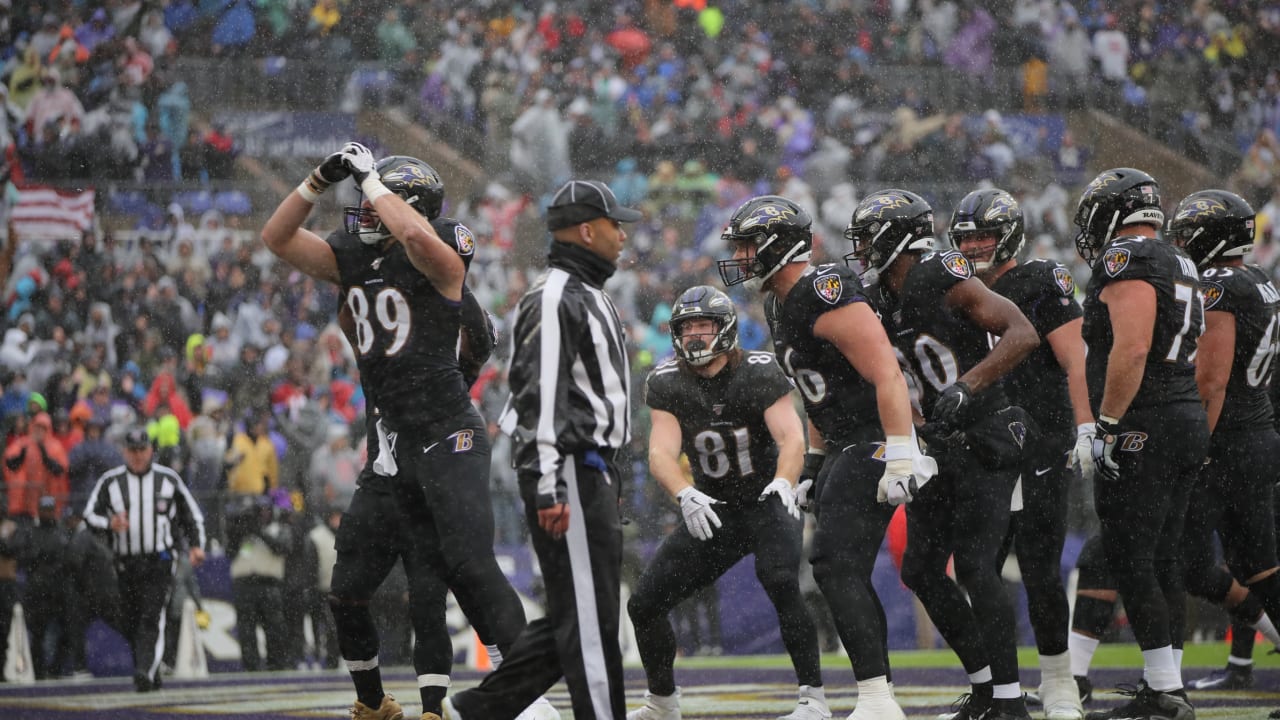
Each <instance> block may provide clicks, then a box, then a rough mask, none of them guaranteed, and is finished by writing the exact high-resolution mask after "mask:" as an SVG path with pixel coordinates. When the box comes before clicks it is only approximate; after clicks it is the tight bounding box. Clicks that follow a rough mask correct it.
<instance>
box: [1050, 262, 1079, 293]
mask: <svg viewBox="0 0 1280 720" xmlns="http://www.w3.org/2000/svg"><path fill="white" fill-rule="evenodd" d="M1053 281H1054V282H1055V283H1057V285H1058V289H1059V290H1061V291H1062V294H1063V295H1071V294H1073V293H1074V292H1075V290H1076V281H1075V279H1074V278H1072V277H1071V271H1070V270H1068V269H1066V268H1062V267H1057V268H1054V269H1053Z"/></svg>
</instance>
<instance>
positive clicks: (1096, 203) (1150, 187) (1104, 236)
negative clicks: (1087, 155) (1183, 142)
mask: <svg viewBox="0 0 1280 720" xmlns="http://www.w3.org/2000/svg"><path fill="white" fill-rule="evenodd" d="M1075 223H1076V227H1078V228H1080V232H1079V233H1077V234H1076V252H1077V253H1079V254H1080V257H1081V258H1083V259H1084V260H1085V262H1090V263H1091V262H1093V261H1094V259H1095V258H1097V257H1098V253H1099V251H1100V250H1101V249H1102V247H1103V246H1104V245H1106V244H1107V243H1109V242H1111V239H1112V238H1114V237H1115V232H1116V228H1119V227H1122V226H1124V225H1133V224H1140V223H1145V224H1147V225H1154V226H1155V227H1157V228H1162V227H1164V211H1163V210H1161V209H1160V184H1159V183H1157V182H1156V179H1155V178H1153V177H1151V176H1150V175H1148V174H1147V173H1145V172H1143V171H1141V170H1135V169H1133V168H1113V169H1111V170H1107V171H1105V172H1103V173H1102V174H1100V175H1098V177H1096V178H1094V179H1093V182H1091V183H1089V185H1088V186H1087V187H1085V189H1084V192H1083V193H1081V195H1080V204H1079V205H1077V206H1076V219H1075Z"/></svg>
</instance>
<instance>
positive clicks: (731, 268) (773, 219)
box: [718, 195, 813, 290]
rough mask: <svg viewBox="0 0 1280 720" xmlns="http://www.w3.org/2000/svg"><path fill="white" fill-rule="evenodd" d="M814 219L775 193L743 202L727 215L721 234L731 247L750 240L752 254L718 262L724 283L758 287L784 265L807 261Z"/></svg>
mask: <svg viewBox="0 0 1280 720" xmlns="http://www.w3.org/2000/svg"><path fill="white" fill-rule="evenodd" d="M812 225H813V220H812V219H811V218H810V217H809V213H807V212H805V211H804V210H803V209H801V207H800V206H799V205H797V204H795V203H794V202H792V201H790V200H788V199H786V198H784V197H779V196H777V195H761V196H759V197H754V198H751V199H750V200H748V201H746V202H744V203H743V204H742V205H740V206H739V207H738V209H737V210H736V211H734V213H733V216H732V217H731V218H729V225H728V226H727V227H726V228H725V229H724V232H723V233H722V234H721V235H720V237H721V238H722V239H723V240H724V241H725V242H726V244H728V245H729V246H730V248H732V247H733V246H734V245H735V244H736V243H742V242H748V241H749V242H752V243H754V244H755V248H756V254H755V257H752V258H741V259H736V258H730V259H728V260H721V261H719V263H718V267H719V269H720V279H721V280H723V281H724V284H725V285H737V284H739V283H746V285H747V287H749V288H751V289H752V290H760V289H762V288H763V287H764V283H765V281H766V280H768V279H769V278H771V277H773V275H774V273H776V272H778V270H779V269H780V268H781V267H782V266H783V265H787V264H789V263H794V262H808V261H809V256H810V254H811V253H812V252H813V231H812V230H811V229H810V227H811V226H812Z"/></svg>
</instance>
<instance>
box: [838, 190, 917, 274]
mask: <svg viewBox="0 0 1280 720" xmlns="http://www.w3.org/2000/svg"><path fill="white" fill-rule="evenodd" d="M844 238H845V239H846V240H848V241H850V242H852V243H853V251H852V252H850V253H849V254H848V255H845V256H844V261H845V264H846V265H849V266H850V267H853V263H854V261H857V262H858V263H859V264H860V265H861V266H862V267H861V269H860V270H859V274H860V275H861V276H862V279H863V281H864V282H868V283H871V282H875V280H876V278H878V277H879V275H880V273H882V272H884V271H885V269H886V268H888V267H889V266H890V265H892V264H893V261H894V260H897V259H898V256H899V255H901V254H902V253H904V252H907V251H912V250H932V249H933V245H934V240H933V208H932V207H931V206H930V205H929V203H928V202H927V201H926V200H925V199H924V198H922V197H920V196H919V195H917V194H915V193H913V192H910V191H908V190H881V191H879V192H875V193H872V194H870V195H868V196H866V197H865V198H863V199H862V202H860V203H858V207H857V208H855V209H854V211H853V218H852V219H850V220H849V226H848V227H846V228H845V229H844Z"/></svg>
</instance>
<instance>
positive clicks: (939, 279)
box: [881, 250, 1009, 418]
mask: <svg viewBox="0 0 1280 720" xmlns="http://www.w3.org/2000/svg"><path fill="white" fill-rule="evenodd" d="M971 277H973V265H972V263H970V262H969V259H968V258H966V257H965V256H964V255H962V254H960V253H959V252H956V251H954V250H946V251H942V252H933V253H929V254H927V255H925V256H924V257H922V258H920V261H919V262H918V263H916V265H915V267H913V268H911V271H910V272H909V273H907V278H906V280H905V281H904V282H903V284H902V288H901V291H900V292H899V293H898V295H897V297H892V296H891V295H890V293H888V292H887V291H886V292H882V293H881V297H882V298H883V299H884V303H885V306H884V307H883V308H882V319H883V320H884V321H885V327H886V329H887V330H888V332H889V339H890V340H892V341H893V344H894V347H896V348H897V349H898V352H899V354H900V355H901V356H902V357H903V358H905V359H906V361H907V365H908V367H909V368H910V370H911V373H912V374H913V375H914V376H915V378H916V380H917V382H918V384H919V386H920V391H921V392H920V406H921V409H922V410H923V412H924V416H925V417H926V418H927V417H929V413H930V412H931V411H932V409H933V403H934V402H935V401H937V399H938V394H939V393H940V392H942V390H943V388H945V387H947V386H948V385H951V384H953V383H955V382H956V381H957V380H959V379H960V376H961V375H964V374H965V373H966V372H968V371H969V369H970V368H972V367H973V366H974V365H977V364H978V363H980V362H982V359H983V358H985V357H986V356H987V353H988V352H989V351H990V349H991V341H990V339H989V338H988V337H987V331H986V330H983V329H982V328H980V327H978V326H977V325H974V324H973V323H971V322H970V321H969V319H968V318H966V317H964V315H962V314H960V313H957V312H954V311H952V310H949V309H948V308H947V305H946V302H945V300H944V298H945V296H946V294H947V292H948V291H949V290H951V288H952V287H954V286H955V285H956V283H960V282H964V281H965V280H968V279H969V278H971ZM974 400H975V403H976V407H975V409H974V410H973V411H972V412H973V413H975V414H973V415H972V417H975V418H976V417H981V416H982V408H989V409H990V410H991V412H994V411H996V410H999V409H1001V408H1004V407H1007V406H1008V405H1009V400H1008V396H1007V395H1006V394H1005V392H1004V389H1003V387H1002V386H1001V385H999V384H995V385H992V386H991V387H989V388H987V389H986V390H984V391H982V392H981V393H978V395H977V397H975V398H974Z"/></svg>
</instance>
